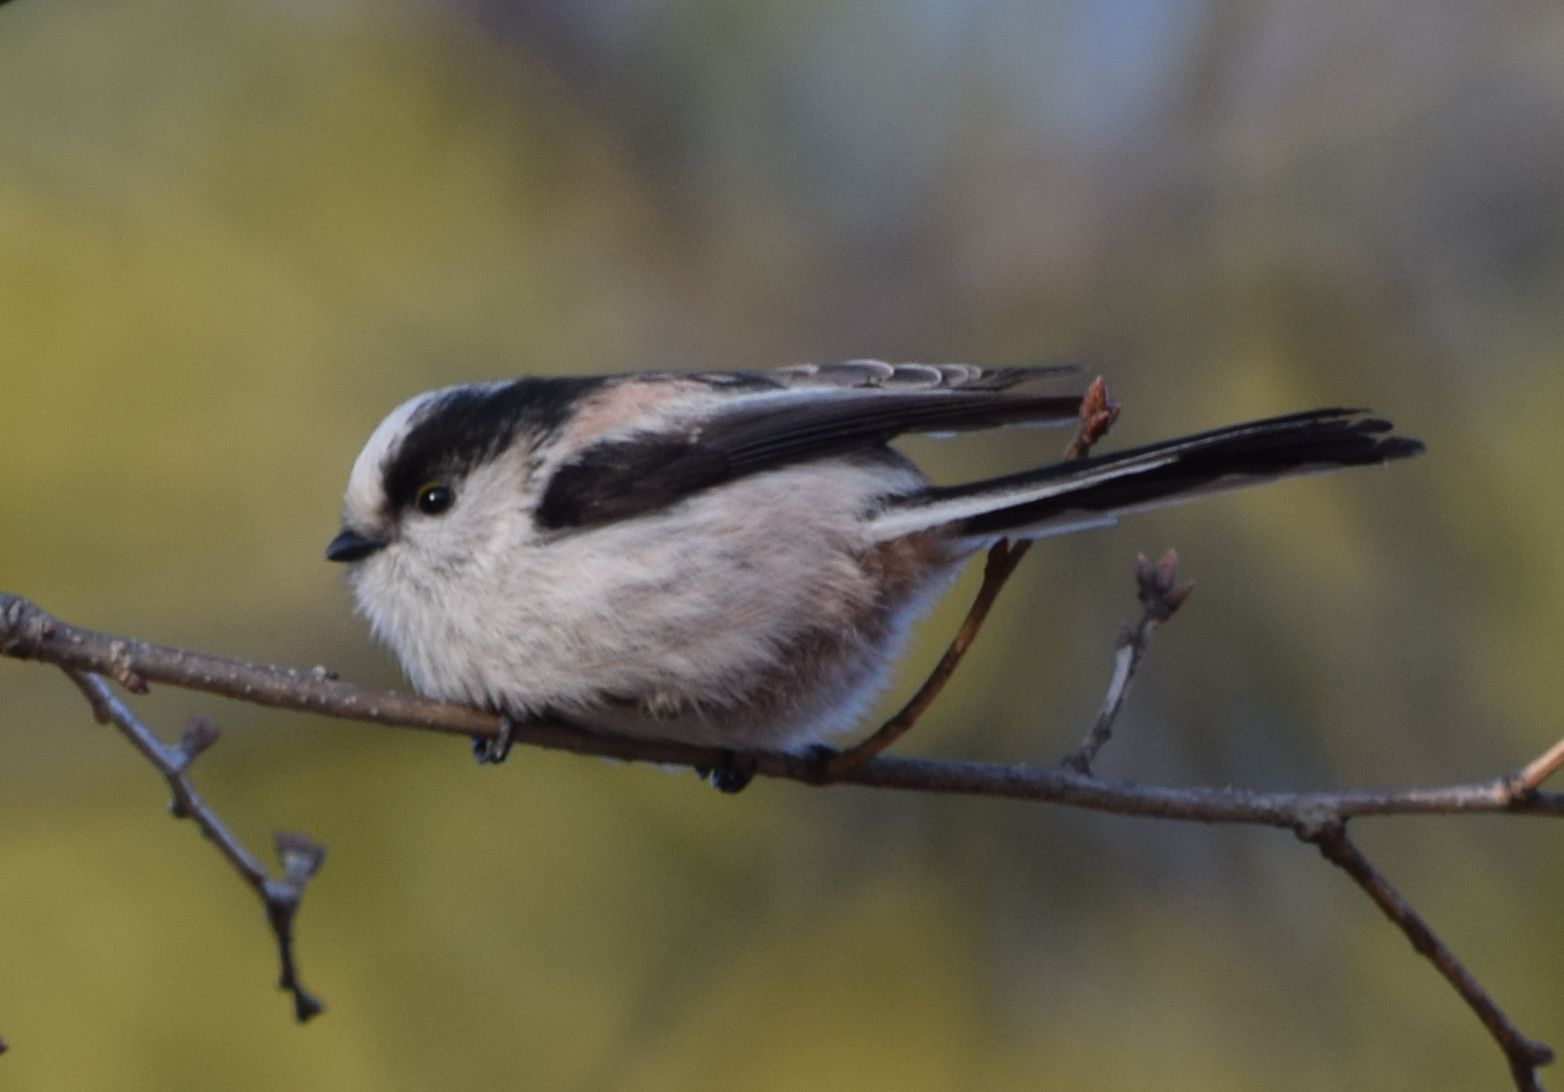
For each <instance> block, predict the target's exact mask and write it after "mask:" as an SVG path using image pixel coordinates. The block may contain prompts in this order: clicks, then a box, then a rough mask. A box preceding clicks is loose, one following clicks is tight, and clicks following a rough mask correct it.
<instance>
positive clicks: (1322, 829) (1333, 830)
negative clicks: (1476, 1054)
mask: <svg viewBox="0 0 1564 1092" xmlns="http://www.w3.org/2000/svg"><path fill="white" fill-rule="evenodd" d="M1297 833H1298V837H1299V838H1302V839H1303V840H1304V841H1306V842H1312V843H1313V844H1314V845H1315V846H1318V847H1319V850H1320V853H1321V854H1323V855H1324V857H1325V859H1326V860H1328V861H1330V862H1331V864H1333V865H1335V866H1337V867H1338V868H1340V869H1341V870H1342V871H1344V872H1345V873H1347V875H1349V876H1351V877H1352V879H1353V881H1354V882H1355V883H1356V884H1357V885H1358V886H1359V887H1361V888H1362V889H1363V890H1364V891H1365V892H1366V893H1367V894H1368V896H1369V898H1371V899H1373V900H1374V902H1375V904H1376V905H1377V906H1378V907H1379V908H1380V910H1382V911H1383V912H1384V914H1385V916H1386V917H1387V918H1389V919H1390V920H1391V921H1392V922H1394V923H1395V925H1396V927H1397V928H1398V929H1400V930H1401V931H1402V932H1403V933H1405V934H1406V938H1407V939H1408V940H1410V941H1411V942H1412V947H1413V948H1414V949H1415V950H1416V951H1417V953H1418V954H1419V955H1421V956H1423V957H1424V958H1426V959H1427V960H1428V961H1429V962H1430V963H1432V964H1433V965H1434V967H1435V968H1436V969H1437V970H1438V971H1439V973H1440V974H1441V975H1443V976H1444V978H1445V981H1447V982H1449V983H1450V985H1451V986H1452V987H1453V988H1454V989H1455V991H1456V993H1458V994H1460V995H1461V999H1462V1000H1463V1001H1465V1002H1466V1003H1467V1004H1468V1005H1470V1006H1471V1008H1472V1011H1474V1012H1475V1013H1477V1018H1478V1019H1479V1020H1481V1021H1482V1022H1483V1026H1484V1027H1486V1028H1487V1029H1488V1033H1489V1034H1490V1035H1492V1036H1493V1038H1494V1041H1495V1042H1497V1043H1498V1044H1499V1048H1500V1049H1501V1050H1503V1051H1504V1056H1505V1058H1506V1059H1507V1060H1508V1061H1509V1064H1510V1075H1511V1076H1512V1077H1513V1078H1514V1080H1515V1087H1516V1088H1518V1089H1520V1090H1521V1092H1537V1090H1540V1089H1541V1088H1542V1084H1541V1082H1540V1081H1539V1079H1538V1076H1537V1067H1538V1066H1544V1065H1547V1064H1548V1063H1549V1062H1551V1061H1553V1051H1552V1049H1551V1048H1549V1047H1548V1045H1547V1044H1546V1043H1539V1042H1537V1041H1536V1040H1535V1039H1531V1038H1528V1037H1527V1036H1526V1035H1525V1034H1523V1033H1522V1032H1521V1029H1520V1028H1518V1027H1516V1026H1515V1024H1514V1023H1513V1022H1512V1021H1511V1020H1510V1018H1509V1017H1507V1016H1506V1015H1505V1014H1504V1012H1503V1011H1502V1010H1501V1009H1500V1008H1499V1006H1498V1004H1497V1003H1496V1002H1495V1001H1494V999H1493V997H1492V996H1490V995H1489V993H1488V991H1487V990H1485V989H1483V987H1482V986H1481V985H1480V984H1479V983H1478V981H1477V979H1475V978H1473V977H1472V974H1471V972H1470V971H1468V970H1467V969H1466V968H1465V967H1464V966H1463V965H1462V964H1461V961H1460V960H1459V959H1457V958H1456V956H1455V953H1454V952H1452V951H1451V950H1450V949H1449V948H1448V947H1447V946H1446V945H1445V943H1444V942H1443V941H1442V940H1440V939H1439V937H1438V936H1437V935H1436V934H1435V933H1434V931H1433V929H1431V928H1429V925H1428V923H1427V922H1426V921H1424V920H1423V918H1422V916H1421V915H1419V914H1418V913H1417V911H1415V910H1413V909H1412V906H1411V904H1410V903H1408V902H1407V901H1406V899H1404V898H1402V896H1401V894H1400V893H1399V892H1397V891H1396V889H1395V888H1393V887H1391V886H1390V883H1389V881H1387V880H1386V879H1385V877H1384V876H1382V875H1380V873H1379V871H1378V870H1377V869H1375V868H1374V866H1373V865H1372V864H1371V863H1370V862H1369V859H1368V858H1367V857H1365V856H1364V855H1363V852H1362V851H1361V850H1359V849H1358V847H1357V846H1356V845H1354V844H1353V842H1352V840H1351V839H1349V838H1348V837H1347V825H1346V823H1345V822H1344V821H1341V820H1329V821H1326V822H1320V823H1303V824H1300V825H1299V827H1298V830H1297Z"/></svg>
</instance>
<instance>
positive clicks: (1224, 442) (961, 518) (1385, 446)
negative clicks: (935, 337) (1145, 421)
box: [874, 409, 1423, 540]
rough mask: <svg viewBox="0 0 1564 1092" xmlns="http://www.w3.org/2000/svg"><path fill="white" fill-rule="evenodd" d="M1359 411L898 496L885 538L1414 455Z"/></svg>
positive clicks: (1034, 528)
mask: <svg viewBox="0 0 1564 1092" xmlns="http://www.w3.org/2000/svg"><path fill="white" fill-rule="evenodd" d="M1391 427H1392V426H1391V424H1390V422H1389V421H1385V420H1381V419H1379V418H1377V417H1371V416H1367V415H1366V414H1365V412H1364V411H1362V410H1354V409H1317V410H1307V411H1305V412H1303V413H1293V414H1288V415H1287V416H1285V417H1272V418H1268V419H1266V420H1263V421H1250V422H1248V423H1247V424H1242V425H1232V426H1229V427H1227V428H1221V429H1215V430H1213V431H1211V432H1202V433H1198V434H1196V435H1193V436H1185V437H1181V438H1179V439H1176V440H1164V441H1162V442H1161V443H1155V444H1148V445H1146V446H1145V447H1138V448H1132V449H1130V450H1128V451H1120V452H1112V453H1109V454H1106V455H1096V456H1092V457H1090V458H1086V459H1077V460H1073V461H1070V462H1063V463H1058V464H1055V465H1053V466H1046V467H1042V468H1040V469H1037V470H1028V471H1023V472H1022V473H1020V474H1011V475H1009V476H1007V477H1003V478H991V479H989V480H987V481H981V482H972V483H970V484H967V485H957V486H942V487H932V488H930V489H927V490H925V491H923V492H922V493H918V494H914V495H912V496H908V497H902V498H897V499H896V500H894V501H892V502H891V503H890V504H889V505H888V506H887V507H886V508H885V510H884V511H882V512H881V513H880V514H879V515H878V516H877V517H876V518H875V525H874V526H875V531H876V534H877V536H878V537H882V538H894V537H897V536H899V535H903V534H910V533H913V532H916V531H923V530H931V529H934V528H937V527H949V528H952V529H953V530H954V531H955V532H956V533H957V534H958V535H960V536H961V537H964V538H971V539H975V540H983V539H990V538H996V537H999V536H1009V537H1013V538H1042V537H1044V536H1047V535H1056V534H1063V533H1065V532H1068V531H1074V530H1079V529H1081V528H1084V527H1094V526H1100V525H1102V524H1107V523H1112V522H1114V521H1115V520H1116V519H1117V518H1118V517H1119V516H1120V515H1123V514H1124V513H1126V512H1138V511H1144V510H1146V509H1148V508H1159V507H1162V506H1164V505H1171V504H1183V503H1184V502H1185V501H1190V500H1194V499H1196V498H1197V497H1204V496H1209V495H1210V494H1213V493H1220V492H1223V491H1225V490H1228V489H1238V488H1242V487H1244V486H1248V485H1259V484H1261V483H1264V482H1269V481H1274V480H1276V479H1278V478H1287V477H1293V476H1296V475H1301V474H1319V473H1326V472H1329V471H1332V470H1339V469H1341V468H1343V467H1348V466H1371V465H1376V464H1380V463H1386V462H1389V461H1390V460H1392V459H1402V458H1406V457H1407V456H1409V455H1416V454H1417V453H1418V452H1420V451H1422V450H1423V445H1422V443H1421V442H1419V441H1417V440H1413V439H1410V438H1408V437H1404V436H1395V435H1392V434H1391Z"/></svg>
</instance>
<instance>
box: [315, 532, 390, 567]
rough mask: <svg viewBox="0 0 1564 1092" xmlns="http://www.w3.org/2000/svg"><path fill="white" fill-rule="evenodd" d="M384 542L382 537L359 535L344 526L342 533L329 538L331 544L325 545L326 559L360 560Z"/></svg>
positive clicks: (380, 547) (383, 545)
mask: <svg viewBox="0 0 1564 1092" xmlns="http://www.w3.org/2000/svg"><path fill="white" fill-rule="evenodd" d="M385 545H386V543H385V540H384V539H379V538H370V537H369V536H368V535H361V534H359V533H358V532H357V531H355V530H353V529H352V528H351V527H344V528H343V529H342V533H341V534H339V535H338V536H337V537H336V538H334V539H332V540H331V545H329V546H327V547H326V560H327V561H362V560H364V559H365V558H366V557H368V556H369V555H370V554H372V553H374V552H375V551H376V550H380V549H383V548H384V547H385Z"/></svg>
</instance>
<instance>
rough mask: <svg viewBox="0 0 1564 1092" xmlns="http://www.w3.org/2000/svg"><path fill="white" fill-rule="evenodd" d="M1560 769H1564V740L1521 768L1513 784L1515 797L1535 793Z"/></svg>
mask: <svg viewBox="0 0 1564 1092" xmlns="http://www.w3.org/2000/svg"><path fill="white" fill-rule="evenodd" d="M1560 768H1564V739H1561V740H1559V741H1558V742H1557V743H1555V744H1554V745H1553V746H1552V747H1549V748H1548V749H1547V750H1546V751H1544V752H1543V753H1542V754H1540V755H1538V756H1537V757H1536V758H1534V759H1532V760H1531V761H1530V762H1528V763H1527V764H1526V765H1525V766H1524V767H1522V769H1521V772H1520V773H1518V774H1516V775H1515V779H1514V782H1513V786H1514V789H1515V795H1516V796H1517V797H1522V796H1529V795H1530V794H1531V793H1534V792H1536V791H1537V790H1538V789H1539V788H1540V787H1541V786H1542V783H1543V782H1544V781H1546V780H1548V778H1550V777H1552V776H1553V775H1554V774H1556V773H1558V772H1559V770H1560Z"/></svg>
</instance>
